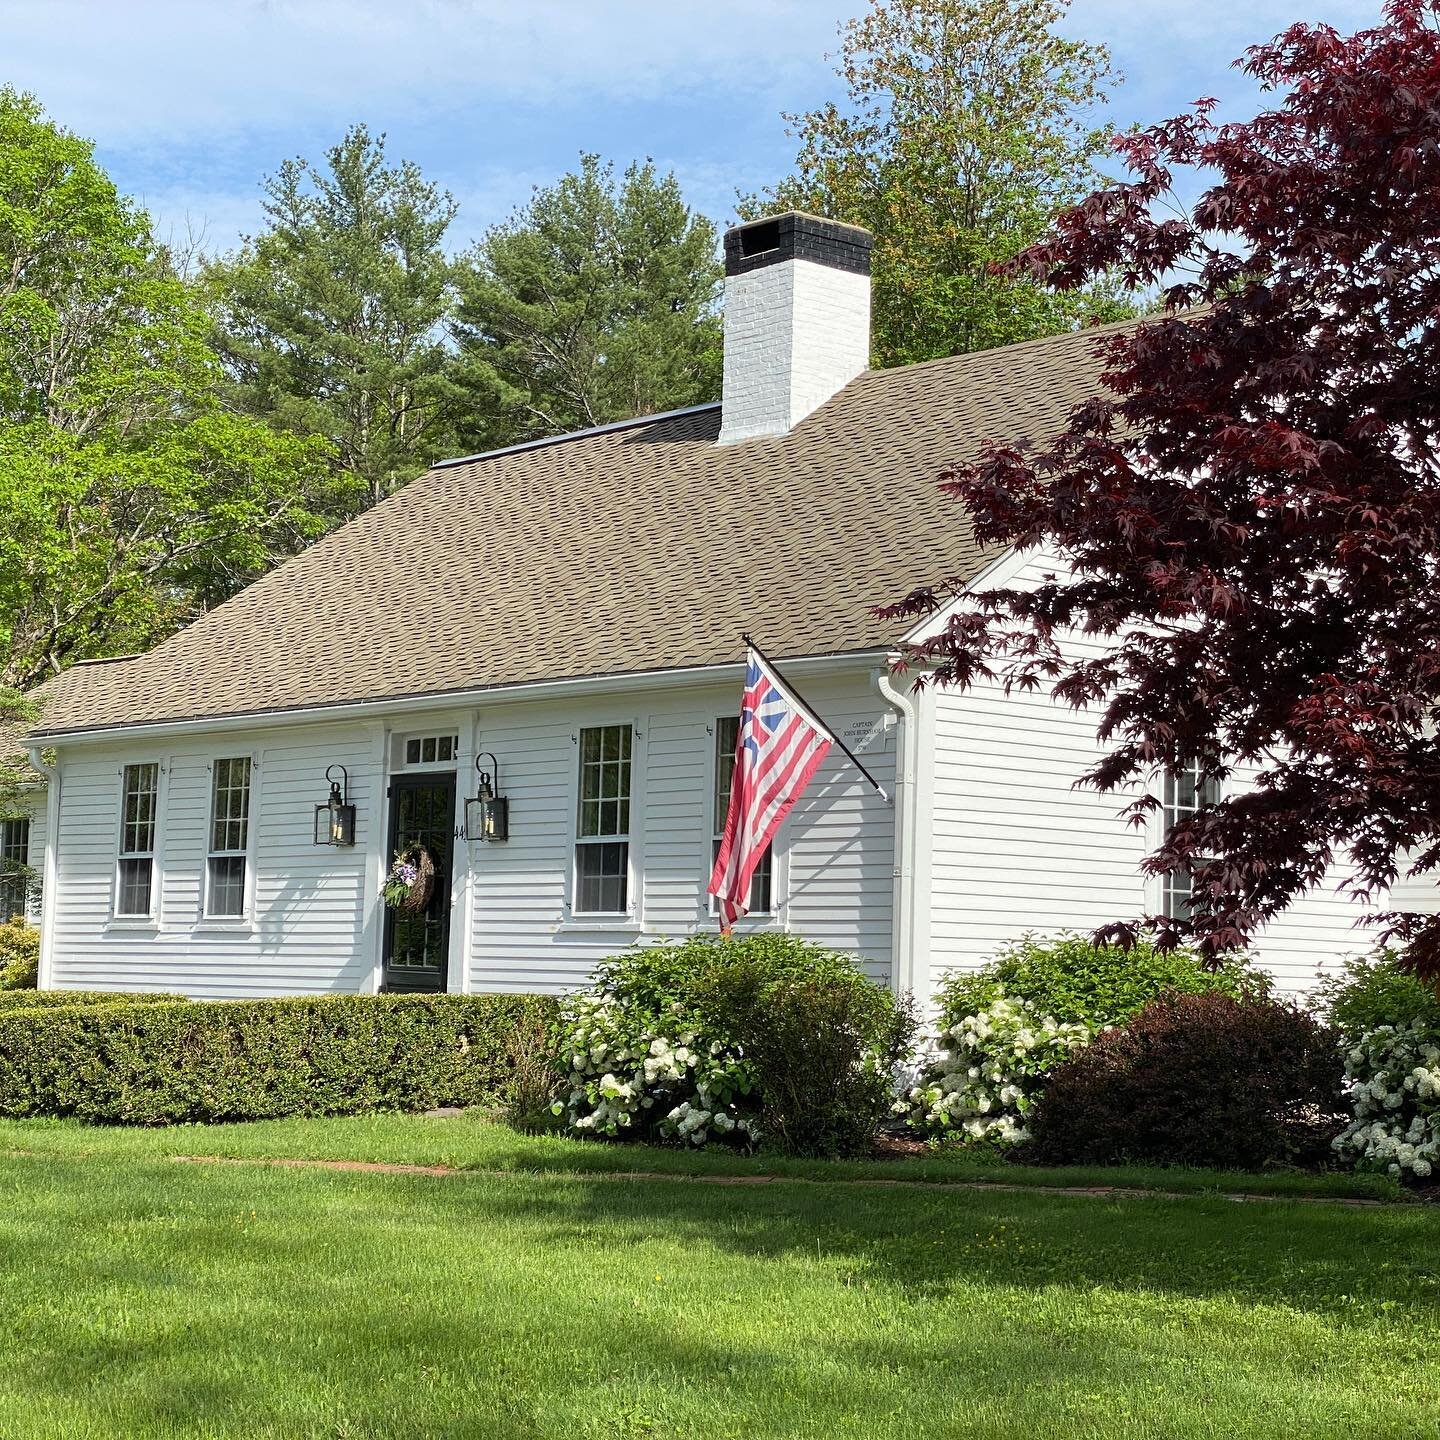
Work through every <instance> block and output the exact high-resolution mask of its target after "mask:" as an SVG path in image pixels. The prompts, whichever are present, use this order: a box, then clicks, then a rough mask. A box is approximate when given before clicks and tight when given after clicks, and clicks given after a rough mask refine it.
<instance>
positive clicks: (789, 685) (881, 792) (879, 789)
mask: <svg viewBox="0 0 1440 1440" xmlns="http://www.w3.org/2000/svg"><path fill="white" fill-rule="evenodd" d="M740 638H741V639H742V640H743V641H744V642H745V643H746V644H747V645H748V646H749V647H750V648H751V649H752V650H753V651H754V652H755V653H756V654H757V655H758V656H759V657H760V658H761V659H762V660H763V661H764V662H765V663H766V665H768V666H769V667H770V669H771V670H772V671H773V672H774V675H775V678H776V679H777V680H779V681H780V683H781V684H782V685H784V686H785V688H786V689H787V690H789V691H790V692H791V693H792V694H793V695H794V696H795V698H796V699H797V700H798V701H799V702H800V703H801V705H803V706H804V707H805V709H806V710H808V711H809V712H810V718H811V719H812V720H814V721H815V723H816V724H817V725H819V726H820V727H821V728H822V729H823V730H824V731H825V733H826V734H827V735H828V736H829V737H830V738H831V739H832V740H833V741H834V742H835V743H836V744H837V745H838V746H839V747H840V748H841V749H842V750H843V751H844V752H845V754H846V756H847V757H848V758H849V760H850V763H851V764H852V765H853V766H854V767H855V768H856V769H857V770H858V771H859V772H860V773H861V774H862V775H863V776H864V777H865V778H866V779H867V780H868V781H869V782H870V783H871V785H873V786H874V787H875V793H876V794H877V795H878V796H879V797H880V798H881V799H882V800H883V801H884V802H885V803H886V804H887V805H888V804H889V803H890V797H889V796H888V795H887V794H886V793H885V787H884V786H883V785H882V784H881V783H880V782H879V781H878V780H877V779H876V778H875V777H874V776H873V775H872V774H871V773H870V772H869V771H868V770H867V769H866V768H865V767H864V766H863V765H862V764H861V763H860V757H859V756H858V755H856V753H855V752H854V751H853V750H852V749H851V748H850V747H849V746H848V745H847V744H846V743H845V742H844V741H843V740H842V739H841V738H840V737H839V736H838V735H837V734H836V733H835V732H834V731H833V730H832V729H831V728H830V727H829V726H828V725H827V724H826V723H825V722H824V720H822V719H821V718H820V712H819V711H818V710H816V708H815V707H814V706H813V705H812V704H811V703H810V702H809V701H808V700H807V699H806V698H805V697H804V696H803V695H802V694H801V693H800V691H799V690H798V689H797V688H796V687H795V684H794V683H793V682H792V681H791V680H790V678H789V677H788V676H787V675H786V674H785V672H784V671H783V670H782V669H781V668H780V667H779V666H778V665H777V664H776V663H775V662H774V661H773V660H772V659H771V658H770V657H769V656H768V655H767V654H766V653H765V652H764V651H763V650H762V649H761V648H760V647H759V646H758V645H757V644H756V643H755V641H754V640H753V639H752V638H751V637H750V636H749V635H744V634H742V635H741V636H740Z"/></svg>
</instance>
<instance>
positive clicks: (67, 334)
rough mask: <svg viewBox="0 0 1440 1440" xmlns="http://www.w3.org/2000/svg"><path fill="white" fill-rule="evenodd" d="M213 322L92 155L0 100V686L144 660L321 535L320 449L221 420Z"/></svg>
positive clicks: (13, 98) (27, 105)
mask: <svg viewBox="0 0 1440 1440" xmlns="http://www.w3.org/2000/svg"><path fill="white" fill-rule="evenodd" d="M207 323H208V322H207V320H206V317H205V314H204V312H203V311H202V310H201V309H200V308H199V307H198V306H197V305H196V303H195V301H194V297H193V296H192V295H191V294H190V293H189V291H187V289H186V287H185V285H184V284H183V283H182V282H181V281H180V280H179V279H178V278H177V277H176V275H175V274H174V272H173V269H172V268H171V267H170V266H169V264H168V262H167V257H166V255H165V254H164V252H163V250H162V249H161V248H160V247H159V246H157V245H156V244H155V242H154V240H153V239H152V237H151V234H150V228H149V222H148V220H147V219H146V217H145V216H144V214H143V213H141V212H140V211H139V210H137V209H136V208H135V207H134V206H133V205H132V204H130V203H129V202H128V201H126V200H124V199H123V198H121V197H120V196H119V195H118V194H117V193H116V191H115V187H114V186H113V185H112V184H111V183H110V180H109V179H108V178H107V177H106V175H105V174H104V172H103V171H102V170H101V169H100V168H99V166H97V165H96V164H95V161H94V157H93V154H92V147H91V146H90V144H89V142H87V141H85V140H82V139H79V138H78V137H76V136H74V135H71V134H68V133H67V132H65V131H63V130H61V129H59V128H58V127H57V126H56V125H54V124H53V123H52V122H50V121H49V120H47V119H46V118H45V115H44V112H43V110H42V109H41V107H40V105H39V103H38V102H37V101H36V100H34V99H33V98H32V97H30V96H28V95H22V94H19V93H17V92H16V91H14V90H11V89H0V687H4V686H13V687H19V688H29V687H31V686H33V685H35V684H36V683H37V682H39V681H41V680H43V679H45V678H46V677H47V676H50V675H53V674H54V673H56V672H57V671H59V670H61V669H63V668H64V667H65V666H67V665H69V664H71V663H73V662H74V661H76V660H83V659H87V658H91V657H95V656H103V655H113V654H115V653H117V652H122V651H125V650H133V649H136V648H139V647H141V646H145V645H149V644H151V643H153V642H154V641H156V640H159V639H161V638H163V637H164V636H165V635H166V634H168V633H169V632H170V631H171V630H173V629H174V628H175V626H176V625H177V624H179V623H181V622H183V621H184V620H185V619H187V618H189V617H190V616H191V615H193V614H194V613H195V612H196V611H197V610H198V609H201V608H203V607H204V606H206V605H208V604H211V603H214V602H215V601H218V600H220V599H223V598H224V597H225V596H227V595H228V594H231V593H233V591H234V590H235V589H237V588H238V587H239V586H241V585H243V584H244V583H246V582H247V581H248V580H249V579H250V578H252V577H253V576H254V575H255V574H257V573H258V572H259V571H261V570H262V569H264V568H265V567H266V566H267V565H268V564H270V563H271V561H272V560H273V559H274V558H275V556H276V555H277V554H279V553H285V552H287V551H289V550H292V549H293V548H294V547H295V546H296V545H298V544H299V543H302V542H303V540H304V538H305V537H306V536H307V535H308V534H309V533H310V532H311V530H312V528H313V527H312V521H311V517H310V515H309V513H308V512H307V510H306V508H305V503H304V501H305V495H306V491H307V487H308V486H309V484H310V483H311V481H312V480H313V477H314V475H315V472H316V468H317V466H316V456H315V454H314V453H313V447H310V446H307V445H304V444H301V443H298V442H295V441H292V440H289V439H286V438H283V437H276V436H274V435H273V434H271V432H270V431H269V430H268V429H267V428H266V427H265V426H264V425H261V424H259V423H257V422H255V421H252V420H249V419H246V418H244V417H241V416H237V415H235V414H233V413H231V412H230V411H229V410H227V409H226V408H225V407H224V406H223V405H222V404H221V403H220V401H219V399H218V398H217V394H216V392H217V389H218V386H219V381H220V374H219V367H218V365H217V364H216V361H215V359H214V356H213V354H212V353H211V351H210V349H209V347H208V345H207V343H206V329H207Z"/></svg>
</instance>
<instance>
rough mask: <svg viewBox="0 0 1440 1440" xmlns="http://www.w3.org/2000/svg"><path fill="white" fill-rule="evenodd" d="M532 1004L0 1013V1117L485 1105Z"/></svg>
mask: <svg viewBox="0 0 1440 1440" xmlns="http://www.w3.org/2000/svg"><path fill="white" fill-rule="evenodd" d="M552 1009H553V1002H550V1001H548V1000H546V999H544V998H542V997H539V996H520V995H442V996H330V997H325V998H320V999H292V1000H234V1001H215V1002H178V1003H130V1004H125V1003H106V1004H78V1005H74V1004H72V1005H62V1004H56V1005H53V1006H52V1007H51V1008H49V1009H44V1010H32V1011H22V1010H18V1009H16V1010H8V1011H7V1010H0V1114H3V1115H10V1116H27V1115H74V1116H78V1117H79V1118H81V1119H84V1120H88V1121H95V1122H101V1123H108V1124H141V1125H162V1124H176V1123H180V1122H185V1121H213V1120H259V1119H266V1118H271V1117H276V1116H283V1115H356V1114H365V1113H368V1112H371V1111H377V1110H421V1109H427V1108H429V1107H432V1106H437V1105H476V1104H482V1103H492V1102H494V1101H496V1100H497V1099H499V1098H501V1097H502V1096H503V1094H504V1091H505V1088H506V1084H507V1080H508V1071H509V1064H508V1060H507V1045H508V1043H509V1038H510V1034H511V1032H512V1031H513V1030H514V1029H515V1028H516V1027H517V1026H521V1025H532V1024H533V1023H534V1020H535V1018H536V1017H537V1016H543V1015H545V1014H547V1013H549V1012H550V1011H551V1010H552Z"/></svg>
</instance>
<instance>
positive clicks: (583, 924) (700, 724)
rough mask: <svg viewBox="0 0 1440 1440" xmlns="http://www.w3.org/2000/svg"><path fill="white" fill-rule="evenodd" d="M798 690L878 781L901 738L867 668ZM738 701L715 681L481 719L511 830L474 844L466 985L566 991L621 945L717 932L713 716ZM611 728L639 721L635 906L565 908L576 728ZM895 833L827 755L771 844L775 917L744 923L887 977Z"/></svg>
mask: <svg viewBox="0 0 1440 1440" xmlns="http://www.w3.org/2000/svg"><path fill="white" fill-rule="evenodd" d="M805 693H806V696H807V698H808V699H810V700H811V702H812V703H813V704H814V705H815V706H816V708H817V709H819V710H820V711H821V713H822V715H823V717H824V718H825V720H826V721H828V722H829V723H831V724H832V725H834V726H835V727H836V728H837V729H840V730H842V731H853V732H855V733H856V734H859V735H862V736H863V740H864V743H865V745H866V748H865V751H864V758H865V763H866V765H867V766H868V767H869V768H870V769H871V770H872V771H873V772H874V773H875V775H876V778H877V779H878V780H879V781H880V783H881V784H882V785H883V784H886V783H887V781H888V779H889V777H890V776H891V774H892V772H893V767H894V749H895V747H894V733H893V729H891V728H890V727H889V725H888V724H887V722H886V720H885V715H886V712H887V711H888V710H889V707H888V705H886V704H885V703H884V702H883V701H882V700H881V699H880V697H879V696H878V695H876V693H875V692H874V689H873V687H872V686H871V684H870V682H869V677H868V676H863V675H858V676H856V677H855V678H854V679H851V680H848V681H844V682H837V681H835V680H825V681H808V680H807V681H806V682H805ZM737 704H738V695H737V694H736V692H735V689H734V688H733V687H729V688H725V689H718V688H713V687H712V688H707V689H695V690H688V691H678V690H677V691H671V692H667V693H666V694H665V695H664V696H663V698H658V697H647V698H646V699H644V700H642V701H641V702H640V703H638V704H633V703H632V704H630V705H626V704H624V703H619V702H614V701H611V702H598V701H597V702H594V703H592V704H590V705H588V706H586V707H584V708H580V707H576V706H574V705H569V706H562V705H558V704H553V703H552V704H536V705H523V706H521V705H513V706H497V707H494V708H492V709H491V710H490V711H488V712H483V713H482V714H481V716H480V729H479V741H478V748H480V749H482V750H491V751H494V753H495V754H496V755H498V756H500V757H501V764H502V775H503V777H504V788H505V791H506V793H507V794H508V795H509V797H510V835H511V838H510V840H509V842H508V843H507V844H505V845H492V846H486V845H475V846H472V847H471V852H472V865H473V872H472V873H473V877H474V887H473V888H474V895H475V903H474V906H473V911H472V922H473V926H474V931H473V934H472V936H471V941H470V957H471V958H470V966H471V971H470V988H471V989H473V990H547V991H561V990H568V989H573V988H575V987H577V986H579V985H582V984H583V983H584V982H585V978H586V976H587V975H588V974H589V973H590V971H591V970H592V968H593V967H594V965H595V964H596V962H597V961H599V960H601V959H603V958H604V957H605V956H607V955H612V954H615V953H616V952H617V951H619V950H622V949H624V948H625V947H626V946H628V945H634V944H645V943H648V942H650V941H652V940H654V939H658V938H661V937H667V936H669V937H674V936H683V935H689V934H695V933H698V932H701V931H713V930H714V928H715V923H716V922H715V920H714V919H713V917H712V916H711V915H710V913H709V908H708V904H707V901H706V896H705V884H706V881H707V880H708V878H709V872H710V846H711V834H712V814H711V791H712V786H713V784H714V770H713V755H714V747H715V733H714V725H715V721H716V719H717V718H718V717H720V716H722V715H725V714H727V713H733V712H734V710H735V709H736V708H737ZM617 723H631V724H633V725H634V726H635V729H636V738H635V749H634V759H633V766H634V782H633V783H634V806H633V810H634V815H635V817H636V818H635V819H633V820H632V839H631V846H632V854H631V869H632V876H634V877H638V879H639V886H638V891H636V892H635V893H634V901H635V906H634V914H633V915H632V916H631V917H630V918H628V919H626V920H620V921H609V920H594V919H585V918H583V917H571V916H570V915H569V913H568V911H567V908H566V906H567V902H568V899H569V892H570V884H571V866H572V859H573V849H574V843H575V805H576V774H577V765H578V760H577V753H576V747H577V738H578V735H579V731H580V728H581V727H582V726H587V725H604V724H617ZM847 743H853V742H852V740H851V739H850V738H849V737H848V736H847ZM893 835H894V827H893V811H892V810H891V807H890V806H889V805H887V804H886V803H885V802H884V801H883V800H881V799H880V797H879V796H878V795H876V794H875V792H874V791H873V790H871V789H870V787H869V786H868V785H866V784H865V782H864V780H863V779H861V777H860V776H858V775H857V774H856V773H855V772H854V770H853V769H852V768H851V767H850V765H849V762H848V761H847V760H846V759H845V758H844V756H843V755H841V754H839V752H838V751H832V752H831V754H830V755H829V756H828V757H827V758H826V761H825V763H824V765H823V766H822V767H821V769H820V771H819V772H818V773H817V775H816V776H815V778H814V780H813V781H812V782H811V784H810V788H809V789H808V790H807V792H806V793H805V795H804V797H802V799H801V800H800V802H799V803H798V804H797V805H796V807H795V809H794V811H792V813H791V814H790V816H789V818H788V819H787V820H786V822H785V825H784V826H783V827H782V829H781V833H780V835H779V837H778V839H777V846H776V866H777V870H776V881H775V885H776V899H777V908H776V913H775V915H774V916H772V917H764V918H756V919H746V920H744V921H742V922H741V924H740V926H739V927H737V928H738V929H739V930H740V931H741V932H744V931H747V930H753V929H771V928H783V929H786V930H789V931H792V932H794V933H796V934H800V935H803V936H805V937H806V938H808V939H812V940H818V941H821V942H823V943H825V944H827V945H833V946H836V947H838V948H841V949H844V950H847V951H850V952H852V953H856V954H859V955H861V956H863V957H864V959H865V961H866V963H867V968H868V969H869V970H870V973H872V974H873V975H875V976H876V978H877V979H882V980H883V979H888V977H889V973H890V933H891V915H892V905H891V891H892V885H893V870H894V861H895V857H894V841H893Z"/></svg>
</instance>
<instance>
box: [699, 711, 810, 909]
mask: <svg viewBox="0 0 1440 1440" xmlns="http://www.w3.org/2000/svg"><path fill="white" fill-rule="evenodd" d="M726 718H727V717H726V716H724V715H715V716H712V717H711V718H710V719H709V720H707V721H706V722H705V738H706V741H707V742H708V744H707V746H706V754H707V757H708V758H707V759H706V762H705V817H704V818H705V839H704V843H703V847H702V849H701V852H700V859H701V864H702V865H703V866H704V869H703V871H702V875H703V877H704V878H703V879H702V880H701V882H700V905H699V912H700V918H701V920H702V921H713V920H715V919H716V918H717V917H718V916H719V914H720V911H719V908H718V907H717V905H716V903H715V897H714V896H713V895H712V894H711V893H710V889H709V885H710V872H711V871H712V870H713V869H714V868H715V857H714V854H713V853H712V852H713V850H714V847H715V838H716V837H715V832H714V831H713V830H712V829H711V828H710V826H711V823H712V821H713V820H714V818H715V816H714V806H715V782H716V780H717V778H718V767H719V764H720V751H719V746H718V745H717V744H716V737H717V735H718V734H719V725H720V721H721V720H724V719H726ZM737 718H738V717H737ZM789 830H790V817H789V816H788V815H787V816H786V817H785V819H784V820H782V821H781V822H780V828H779V829H778V830H776V832H775V834H774V835H773V836H772V837H771V840H770V908H769V909H768V910H750V911H747V912H746V914H745V915H743V916H742V917H741V919H740V921H739V922H738V923H739V924H741V925H743V924H745V923H746V921H754V922H755V924H756V927H757V928H759V929H769V928H776V927H778V925H779V922H780V920H781V918H782V917H783V915H784V914H785V902H786V899H787V898H788V893H789V892H788V888H787V887H788V885H789V881H790V863H789V856H788V854H787V847H786V845H785V840H786V836H787V835H788V834H789Z"/></svg>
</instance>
